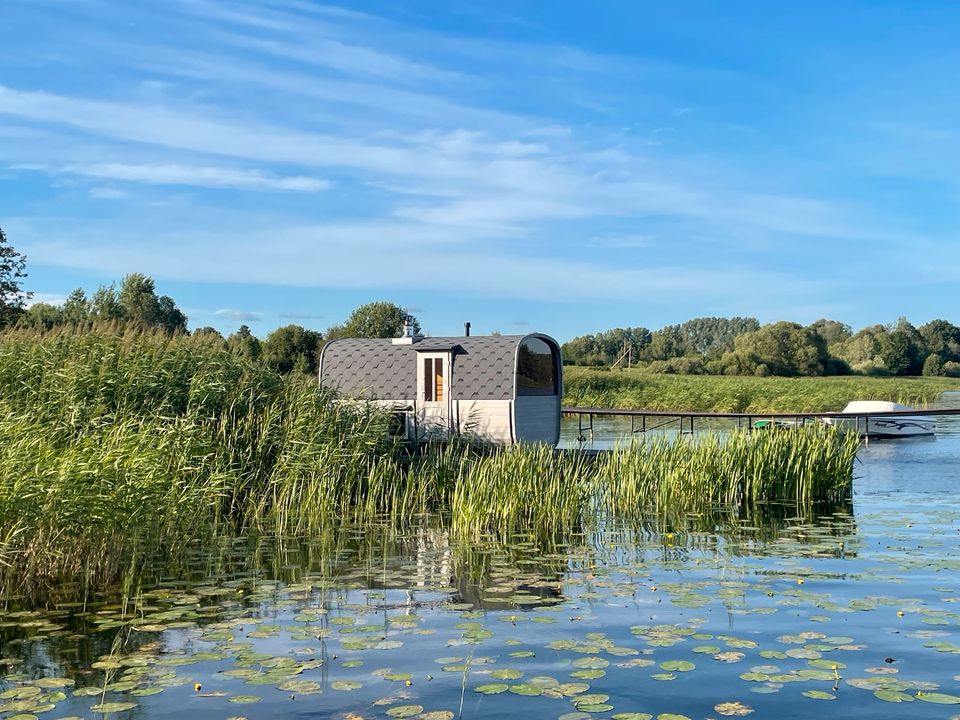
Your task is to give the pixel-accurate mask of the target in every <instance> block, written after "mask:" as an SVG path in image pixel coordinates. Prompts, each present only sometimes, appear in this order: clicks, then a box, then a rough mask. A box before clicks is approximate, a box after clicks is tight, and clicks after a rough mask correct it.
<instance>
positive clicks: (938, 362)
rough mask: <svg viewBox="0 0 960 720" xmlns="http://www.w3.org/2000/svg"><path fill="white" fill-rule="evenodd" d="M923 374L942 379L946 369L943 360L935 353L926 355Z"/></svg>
mask: <svg viewBox="0 0 960 720" xmlns="http://www.w3.org/2000/svg"><path fill="white" fill-rule="evenodd" d="M923 374H924V375H925V376H927V377H943V376H944V375H946V374H947V369H946V367H945V365H944V362H943V358H942V357H940V356H939V355H937V354H936V353H934V354H933V355H927V359H926V360H924V362H923Z"/></svg>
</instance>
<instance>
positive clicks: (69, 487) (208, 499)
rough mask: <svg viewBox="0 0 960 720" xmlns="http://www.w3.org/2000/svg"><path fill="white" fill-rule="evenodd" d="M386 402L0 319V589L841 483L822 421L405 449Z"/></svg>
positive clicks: (577, 521)
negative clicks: (269, 547) (161, 564)
mask: <svg viewBox="0 0 960 720" xmlns="http://www.w3.org/2000/svg"><path fill="white" fill-rule="evenodd" d="M388 419H389V418H388V417H387V416H386V414H385V413H384V412H383V411H381V410H378V409H377V408H376V407H374V406H371V405H369V404H363V403H354V402H345V401H343V400H338V399H336V398H334V397H333V396H332V395H331V394H329V393H327V392H325V391H323V390H321V389H319V388H318V387H317V385H316V383H315V382H314V381H312V380H310V379H308V378H302V377H287V378H281V377H280V376H278V375H276V374H275V373H274V372H272V371H270V370H268V369H265V368H263V367H260V366H258V365H253V364H250V363H246V362H244V361H242V360H240V359H238V358H236V357H233V356H232V355H230V354H228V353H226V352H224V351H222V350H218V349H216V348H213V347H211V346H210V345H209V344H205V343H203V342H198V341H196V340H195V339H193V338H190V337H188V336H168V335H165V334H162V333H152V332H142V331H137V330H131V329H129V328H123V327H96V328H85V329H80V330H75V331H62V330H61V331H57V332H55V333H51V334H41V335H37V334H32V333H28V332H23V331H16V332H9V333H6V334H4V335H0V437H2V438H3V442H0V584H2V587H0V592H5V593H11V592H17V591H19V590H24V589H26V590H29V589H31V588H32V589H37V588H44V587H53V586H56V585H60V584H63V583H67V582H76V581H78V580H82V581H83V582H85V583H87V584H88V585H89V586H91V587H96V586H100V585H103V584H104V583H107V582H110V581H111V580H113V579H115V578H117V577H119V576H120V575H121V574H122V573H123V571H124V570H125V568H128V567H129V566H130V564H131V563H136V562H137V561H138V559H144V560H145V559H147V558H151V557H168V558H169V557H176V556H177V555H178V554H180V553H184V552H187V551H188V549H192V548H194V547H195V546H196V545H197V543H201V544H202V543H204V542H209V543H216V542H219V541H221V540H222V539H223V538H229V537H231V536H233V535H237V534H248V533H251V532H253V533H265V534H296V535H305V536H320V535H323V534H324V533H325V532H327V531H328V530H329V528H330V527H331V526H335V525H339V524H343V523H345V522H356V521H364V520H367V519H370V518H378V519H379V518H381V517H383V516H384V515H386V516H388V517H389V518H390V521H391V522H392V523H397V524H402V523H406V522H410V521H413V520H415V519H416V518H417V516H420V515H423V514H425V513H440V514H441V515H442V516H444V517H446V518H448V519H449V522H450V525H451V529H452V530H453V531H454V532H455V533H456V534H457V535H458V537H461V538H477V537H480V536H487V535H490V534H494V535H498V536H501V537H505V536H506V535H508V534H510V533H514V532H525V533H532V534H536V535H547V534H549V533H552V532H555V531H557V530H561V529H569V528H576V527H579V526H582V525H584V524H587V523H589V522H591V521H592V519H593V518H594V517H596V516H597V513H602V512H608V511H611V512H616V513H621V514H630V513H634V512H639V510H640V508H644V507H647V508H649V507H650V506H651V504H657V505H659V506H661V507H667V506H669V507H675V508H692V507H696V506H700V507H707V506H714V505H724V504H727V505H737V504H743V503H750V502H757V501H762V500H788V501H790V502H795V503H804V502H809V501H812V500H817V499H835V498H838V497H840V496H842V495H844V493H848V492H849V488H850V482H851V477H852V459H853V456H854V454H855V452H856V447H857V439H856V437H855V435H847V436H844V435H842V434H840V433H839V432H838V431H836V430H835V429H830V428H816V429H813V430H809V431H800V430H796V431H780V430H777V431H772V432H768V433H754V434H753V435H736V434H734V435H731V436H728V437H726V438H724V439H721V438H720V437H712V436H706V437H704V438H702V439H699V440H697V441H696V442H688V441H687V440H678V441H668V440H664V439H652V440H649V441H647V442H645V443H641V444H636V445H631V446H628V447H623V448H619V449H617V450H616V451H614V452H612V453H609V454H604V455H601V456H600V457H595V458H594V457H589V456H587V455H586V454H584V453H579V452H576V451H572V452H559V453H558V452H554V451H553V449H551V448H548V447H545V446H538V445H535V446H518V447H510V448H491V447H488V446H482V445H477V444H471V443H468V442H465V441H462V442H451V443H445V444H437V445H431V446H427V447H424V448H421V449H420V450H419V452H409V450H408V449H407V448H404V447H402V446H401V445H399V444H397V443H396V442H394V441H392V440H391V439H390V437H389V435H388V432H387V429H388V425H389V423H388Z"/></svg>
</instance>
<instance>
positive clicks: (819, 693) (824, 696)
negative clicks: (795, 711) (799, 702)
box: [803, 690, 837, 700]
mask: <svg viewBox="0 0 960 720" xmlns="http://www.w3.org/2000/svg"><path fill="white" fill-rule="evenodd" d="M803 695H804V697H808V698H813V699H814V700H836V699H837V696H836V695H834V694H833V693H828V692H825V691H823V690H805V691H804V693H803Z"/></svg>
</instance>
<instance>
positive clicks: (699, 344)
mask: <svg viewBox="0 0 960 720" xmlns="http://www.w3.org/2000/svg"><path fill="white" fill-rule="evenodd" d="M759 329H760V323H759V322H758V321H757V319H756V318H746V317H732V318H722V317H701V318H694V319H693V320H688V321H687V322H685V323H683V324H681V325H679V326H677V331H678V332H679V334H680V338H681V342H682V346H683V350H684V354H686V355H693V354H694V353H696V354H698V355H702V356H704V357H718V356H720V355H721V354H722V353H724V352H728V351H730V350H733V341H734V340H735V339H736V338H738V337H739V336H740V335H744V334H746V333H748V332H755V331H757V330H759Z"/></svg>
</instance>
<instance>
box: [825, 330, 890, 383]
mask: <svg viewBox="0 0 960 720" xmlns="http://www.w3.org/2000/svg"><path fill="white" fill-rule="evenodd" d="M889 345H890V331H889V330H888V329H887V328H886V326H884V325H871V326H870V327H865V328H863V329H862V330H860V331H859V332H858V333H857V334H855V335H854V336H853V337H851V338H848V339H847V340H843V341H841V342H839V343H837V344H836V345H835V346H834V347H833V348H831V351H832V352H833V353H834V354H835V355H836V356H837V357H838V358H840V359H841V360H843V361H845V362H846V363H847V364H848V365H849V367H850V368H851V369H852V370H853V372H857V373H863V374H865V375H889V374H890V371H889V370H888V368H887V365H886V362H885V361H884V358H883V356H884V353H885V351H886V350H887V348H888V347H889Z"/></svg>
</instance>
